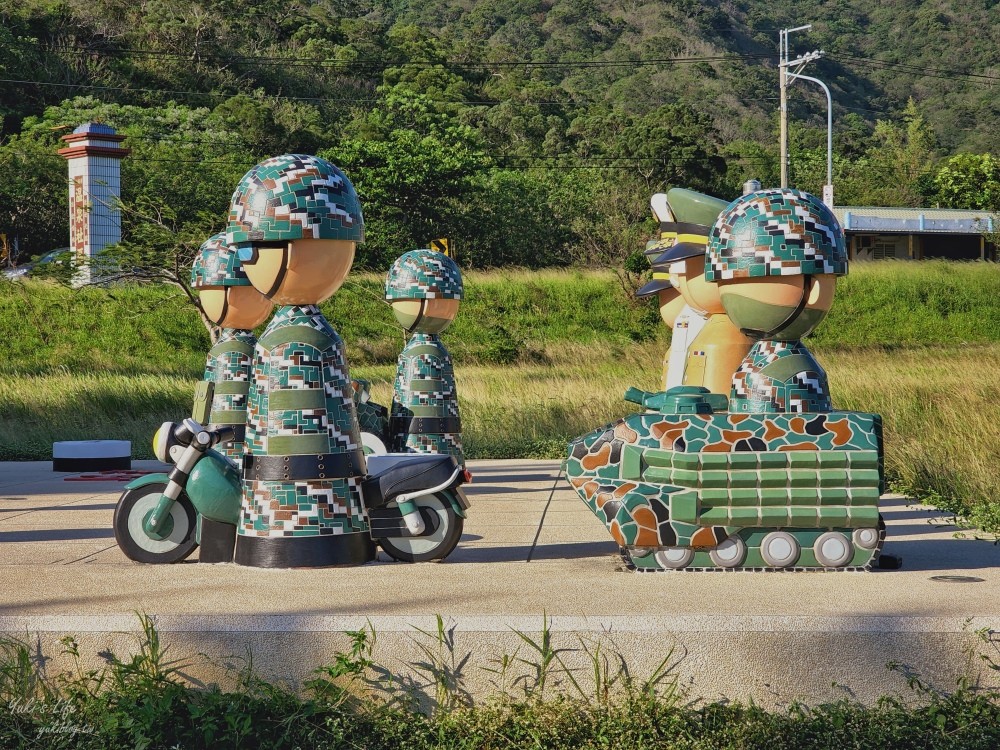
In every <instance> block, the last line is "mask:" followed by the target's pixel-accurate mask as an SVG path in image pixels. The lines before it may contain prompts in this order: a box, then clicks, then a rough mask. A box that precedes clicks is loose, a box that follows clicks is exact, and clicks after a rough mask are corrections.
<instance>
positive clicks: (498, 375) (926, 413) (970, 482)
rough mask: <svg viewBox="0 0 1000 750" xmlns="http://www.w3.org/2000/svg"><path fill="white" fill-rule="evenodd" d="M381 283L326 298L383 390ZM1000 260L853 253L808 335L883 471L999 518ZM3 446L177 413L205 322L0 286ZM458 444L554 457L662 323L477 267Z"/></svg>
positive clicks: (909, 487) (552, 276) (590, 280)
mask: <svg viewBox="0 0 1000 750" xmlns="http://www.w3.org/2000/svg"><path fill="white" fill-rule="evenodd" d="M380 284H381V280H380V279H379V278H377V277H374V276H362V277H359V278H357V279H352V280H351V281H350V282H349V283H348V284H347V285H345V287H344V288H343V289H342V290H341V291H340V292H338V294H337V295H335V297H334V298H333V299H332V300H331V301H330V302H329V303H327V304H326V305H324V310H325V312H326V314H327V316H328V317H329V318H330V320H331V321H332V322H333V324H334V326H335V327H336V328H337V330H338V331H339V332H340V333H341V335H342V336H343V338H344V340H345V342H346V344H347V348H348V356H349V358H350V361H351V363H352V373H353V374H355V375H357V376H360V377H365V378H368V379H370V380H372V382H373V395H374V397H375V399H376V400H377V401H379V402H380V403H388V402H389V400H390V397H391V384H392V379H393V378H394V375H395V359H396V354H397V353H398V351H399V349H400V348H401V346H402V336H401V334H400V332H399V329H398V328H397V327H396V326H395V325H394V323H393V321H392V317H391V315H390V313H389V310H388V309H387V308H386V306H385V305H384V303H382V302H381V297H380V295H379V291H378V290H379V288H380ZM998 290H1000V266H997V265H992V264H978V263H976V264H955V263H950V264H949V263H943V262H935V263H922V264H906V263H891V262H890V263H874V264H865V265H856V266H855V267H854V268H853V269H852V273H851V275H850V276H848V277H847V278H846V279H844V280H842V282H841V284H840V288H839V291H838V298H837V302H836V303H835V304H834V308H833V311H832V313H831V315H830V317H829V318H828V319H827V320H826V321H824V323H823V324H822V325H821V327H820V328H819V329H818V330H817V332H816V334H815V335H814V336H813V337H811V338H810V340H809V345H810V347H812V348H813V349H814V351H815V352H816V353H817V355H818V357H819V359H820V361H821V363H822V364H823V365H824V367H825V368H826V370H827V372H828V374H829V376H830V382H831V387H832V389H833V397H834V403H835V405H837V406H838V408H845V409H856V410H859V411H873V412H877V413H881V414H882V415H883V417H884V418H885V424H886V460H887V469H888V472H889V475H890V477H891V478H892V479H893V481H894V482H895V485H896V487H898V488H900V489H904V490H906V491H909V492H911V493H913V494H915V495H917V496H919V497H922V498H926V499H929V500H931V501H934V502H936V503H938V504H939V505H942V506H945V507H947V508H950V509H952V510H954V511H956V512H960V513H963V514H965V515H967V516H969V517H970V518H971V519H972V520H973V521H974V522H975V523H977V524H978V525H980V526H981V527H982V528H984V529H988V530H990V531H993V532H1000V501H998V500H997V499H996V498H995V496H994V487H995V484H996V480H997V476H998V471H997V469H996V467H997V466H1000V444H998V441H997V439H996V435H997V426H998V425H1000V399H997V398H996V395H995V394H996V390H997V381H998V378H997V373H998V372H1000V302H998V299H997V292H998ZM0 337H2V338H3V341H4V342H5V350H6V352H7V357H6V358H5V359H4V360H3V361H0V459H45V458H49V457H50V456H51V444H52V442H53V441H55V440H72V439H85V438H94V437H103V438H119V439H128V440H132V442H133V450H134V453H135V455H136V456H137V457H140V456H142V457H148V456H149V455H150V448H149V439H150V437H151V435H152V433H153V431H154V429H155V428H156V426H157V425H158V424H159V423H160V422H161V421H164V420H167V419H177V418H178V417H180V416H184V415H186V414H187V413H188V412H189V410H190V402H191V395H192V393H193V387H194V382H195V380H196V379H197V378H198V377H199V376H200V370H201V368H202V366H203V362H204V353H205V352H206V351H207V349H208V346H209V341H208V337H207V333H206V332H205V331H204V329H203V328H202V327H201V326H200V324H199V323H198V321H197V319H196V317H195V315H194V314H193V312H192V311H191V310H190V309H189V308H188V307H186V306H185V304H184V302H183V300H182V299H180V297H179V296H178V294H177V293H175V292H173V291H171V290H168V289H163V288H146V289H141V288H129V287H123V288H117V289H114V290H111V291H106V290H99V289H91V290H84V291H81V292H76V293H73V292H69V291H67V290H64V289H60V288H57V287H51V286H48V285H44V284H37V283H30V284H27V285H21V284H4V285H2V286H0ZM445 341H446V344H447V345H448V346H449V348H450V350H451V352H452V354H453V357H454V359H455V361H456V377H457V380H458V387H459V395H460V398H461V408H462V417H463V426H464V431H465V433H464V434H465V441H466V446H467V450H468V454H469V456H470V457H472V458H499V457H518V456H521V457H529V456H533V457H543V456H547V457H558V456H560V455H561V454H562V450H563V447H564V445H565V442H566V441H567V439H569V438H571V437H575V436H576V435H579V434H582V433H584V432H588V431H590V430H592V429H593V428H595V427H596V426H598V425H601V424H604V423H606V422H609V421H612V420H614V419H617V418H618V417H621V416H623V415H625V414H627V413H629V412H630V411H631V408H630V406H629V405H628V404H626V403H625V402H624V401H623V400H622V398H621V396H622V393H623V392H624V391H625V389H626V388H627V387H628V386H630V385H635V386H637V387H640V388H645V389H655V387H656V385H657V382H658V380H659V372H660V362H661V360H662V357H663V353H664V352H665V351H666V349H667V347H668V346H669V333H668V331H667V330H666V329H665V326H663V325H662V323H660V322H659V318H658V315H657V314H656V310H655V308H652V307H650V306H646V305H636V304H634V303H632V302H631V301H630V300H628V298H627V297H626V296H625V294H624V292H623V291H622V290H621V288H620V287H619V285H618V283H617V281H616V280H615V278H614V277H613V276H612V275H611V274H610V273H600V272H586V273H583V272H576V271H543V272H527V271H513V272H510V271H505V272H493V273H472V274H469V275H468V278H467V300H466V302H464V303H463V308H462V310H461V312H460V314H459V319H458V321H457V322H456V324H455V325H454V327H453V328H452V329H451V330H449V331H448V332H447V333H446V334H445Z"/></svg>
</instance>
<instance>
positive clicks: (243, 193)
mask: <svg viewBox="0 0 1000 750" xmlns="http://www.w3.org/2000/svg"><path fill="white" fill-rule="evenodd" d="M226 237H227V240H228V242H229V244H231V245H241V246H245V245H250V244H252V243H254V242H282V241H285V240H299V239H323V240H348V241H352V242H364V239H365V226H364V219H362V217H361V204H360V202H359V201H358V194H357V193H356V192H355V191H354V186H353V185H352V184H351V181H350V180H349V179H347V176H346V175H345V174H344V173H343V172H341V171H340V169H338V168H337V167H336V166H334V165H333V164H331V163H330V162H328V161H327V160H326V159H320V158H319V157H318V156H308V155H305V154H285V155H284V156H275V157H273V158H271V159H268V160H266V161H263V162H261V163H260V164H258V165H257V166H256V167H254V168H253V169H251V170H250V171H249V172H247V173H246V174H245V175H244V176H243V179H242V180H240V184H239V185H238V186H237V187H236V192H235V193H233V199H232V201H231V203H230V208H229V226H228V227H227V229H226Z"/></svg>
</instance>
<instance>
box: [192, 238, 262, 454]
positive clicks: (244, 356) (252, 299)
mask: <svg viewBox="0 0 1000 750" xmlns="http://www.w3.org/2000/svg"><path fill="white" fill-rule="evenodd" d="M191 287H192V288H194V289H196V290H198V296H199V298H200V300H201V308H202V310H203V311H204V312H205V315H206V316H207V317H208V319H209V320H211V321H212V322H213V323H215V324H216V325H218V326H220V327H221V328H222V331H221V333H220V334H219V338H218V340H217V341H216V342H215V344H214V345H213V346H212V348H211V349H210V350H209V352H208V360H207V362H206V363H205V375H204V377H203V378H202V381H201V382H200V383H199V384H198V387H197V389H196V391H195V402H194V408H193V409H192V413H191V417H192V418H193V419H194V420H195V421H197V422H199V423H200V424H204V425H208V426H209V428H210V429H218V428H220V427H231V428H232V430H233V434H234V436H235V437H234V439H233V440H232V442H229V443H225V444H223V445H220V446H218V447H217V448H216V450H217V451H218V452H220V453H222V454H223V455H225V456H227V457H228V458H229V459H230V460H231V461H232V462H233V463H235V464H236V467H237V468H241V467H242V466H243V441H244V439H245V435H246V423H247V394H248V393H249V391H250V379H251V378H252V377H253V349H254V346H255V345H256V344H257V339H256V337H254V335H253V331H252V330H251V329H253V328H255V327H257V326H259V325H260V324H261V323H263V322H264V321H265V320H267V316H268V315H270V313H271V301H270V300H269V299H268V298H267V297H265V296H264V295H263V294H261V293H260V292H258V291H257V290H256V289H254V288H253V286H251V284H250V280H249V279H248V278H247V275H246V272H245V271H244V270H243V267H242V266H241V265H240V261H239V258H237V256H236V250H235V248H231V247H229V246H228V245H227V244H226V234H225V232H220V233H219V234H216V235H213V236H212V237H210V238H209V239H208V240H206V241H205V243H204V244H202V246H201V250H200V251H199V253H198V256H197V257H196V258H195V261H194V266H193V267H192V269H191Z"/></svg>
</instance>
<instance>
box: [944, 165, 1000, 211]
mask: <svg viewBox="0 0 1000 750" xmlns="http://www.w3.org/2000/svg"><path fill="white" fill-rule="evenodd" d="M934 187H935V189H936V193H937V198H938V200H940V201H941V204H942V205H944V206H945V207H947V208H978V209H982V210H984V211H1000V159H998V158H997V157H995V156H993V154H957V155H955V156H952V157H951V158H950V159H948V160H947V161H946V162H945V163H944V164H943V165H942V166H941V167H940V168H939V169H938V171H937V174H936V175H934Z"/></svg>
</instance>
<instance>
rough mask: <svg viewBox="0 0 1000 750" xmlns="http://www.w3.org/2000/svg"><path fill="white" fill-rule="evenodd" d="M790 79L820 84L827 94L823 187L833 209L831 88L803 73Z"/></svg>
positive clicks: (826, 202)
mask: <svg viewBox="0 0 1000 750" xmlns="http://www.w3.org/2000/svg"><path fill="white" fill-rule="evenodd" d="M788 78H789V82H792V83H794V82H795V81H796V80H798V79H799V78H801V79H802V80H803V81H812V82H813V83H818V84H819V85H820V86H822V87H823V91H824V92H826V184H825V185H824V186H823V202H824V203H825V204H826V205H827V206H829V207H830V208H833V97H831V96H830V87H829V86H827V85H826V84H825V83H823V82H822V81H821V80H819V79H818V78H813V77H812V76H804V75H802V74H801V73H789V74H788Z"/></svg>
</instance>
